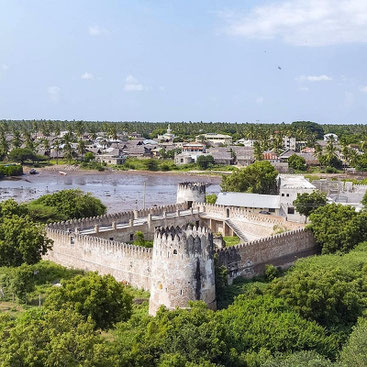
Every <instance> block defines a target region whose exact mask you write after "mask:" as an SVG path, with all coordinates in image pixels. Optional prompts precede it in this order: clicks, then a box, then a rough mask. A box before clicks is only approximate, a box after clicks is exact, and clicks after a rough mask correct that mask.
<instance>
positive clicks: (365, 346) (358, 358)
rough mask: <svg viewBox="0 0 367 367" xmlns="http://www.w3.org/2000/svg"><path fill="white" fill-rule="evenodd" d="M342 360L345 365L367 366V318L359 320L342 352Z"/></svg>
mask: <svg viewBox="0 0 367 367" xmlns="http://www.w3.org/2000/svg"><path fill="white" fill-rule="evenodd" d="M340 360H341V362H342V364H343V366H345V367H347V366H348V367H349V366H358V367H364V366H367V319H361V320H359V322H358V324H357V325H356V326H355V328H354V330H353V332H352V334H351V335H350V338H349V340H348V343H347V344H346V345H345V347H344V348H343V350H342V352H341V355H340Z"/></svg>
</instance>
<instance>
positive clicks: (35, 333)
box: [0, 309, 117, 367]
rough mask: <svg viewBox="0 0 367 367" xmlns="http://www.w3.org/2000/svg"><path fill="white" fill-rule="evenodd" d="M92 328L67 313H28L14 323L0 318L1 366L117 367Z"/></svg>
mask: <svg viewBox="0 0 367 367" xmlns="http://www.w3.org/2000/svg"><path fill="white" fill-rule="evenodd" d="M93 326H94V325H93V323H92V322H91V321H90V320H88V321H85V320H83V317H82V316H81V315H79V314H78V313H76V312H74V311H71V310H68V309H64V310H60V311H58V312H56V311H48V310H42V309H41V310H37V311H36V310H31V311H27V312H26V313H25V314H24V315H22V317H20V318H19V319H17V320H12V319H10V318H9V317H6V316H5V317H3V318H2V319H1V317H0V339H1V343H0V361H1V366H3V367H15V366H27V367H44V366H65V367H66V366H67V367H80V366H83V367H112V366H116V361H117V356H116V355H113V353H112V350H111V348H110V347H109V345H108V343H107V342H106V341H105V340H104V339H103V338H102V336H101V335H100V334H98V333H97V332H96V331H94V330H93Z"/></svg>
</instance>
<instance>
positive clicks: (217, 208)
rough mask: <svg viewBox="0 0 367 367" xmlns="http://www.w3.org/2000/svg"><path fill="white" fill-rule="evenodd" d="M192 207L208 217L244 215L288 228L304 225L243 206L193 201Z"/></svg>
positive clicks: (250, 218) (236, 216) (256, 220)
mask: <svg viewBox="0 0 367 367" xmlns="http://www.w3.org/2000/svg"><path fill="white" fill-rule="evenodd" d="M193 208H194V209H198V208H200V212H201V213H205V215H206V216H208V217H210V216H213V218H215V217H221V218H239V217H244V218H247V219H248V220H252V221H254V222H263V223H273V224H279V225H282V226H284V227H286V228H288V229H294V230H295V229H298V228H302V227H304V225H303V224H300V223H295V222H288V221H286V220H285V218H283V217H280V216H277V215H264V214H257V213H252V212H251V211H249V210H247V209H244V208H234V207H226V206H224V205H217V204H207V203H194V204H193Z"/></svg>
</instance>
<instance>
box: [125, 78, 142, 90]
mask: <svg viewBox="0 0 367 367" xmlns="http://www.w3.org/2000/svg"><path fill="white" fill-rule="evenodd" d="M124 89H125V91H126V92H141V91H144V90H147V87H145V86H144V85H143V84H141V83H140V82H139V81H138V79H136V78H135V77H134V76H133V75H128V76H127V77H126V79H125V85H124Z"/></svg>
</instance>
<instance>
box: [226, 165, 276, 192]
mask: <svg viewBox="0 0 367 367" xmlns="http://www.w3.org/2000/svg"><path fill="white" fill-rule="evenodd" d="M277 176H278V171H277V170H276V169H275V168H274V166H272V165H271V163H270V162H268V161H259V162H255V163H253V164H251V165H249V166H248V167H245V168H242V169H240V170H238V171H234V172H233V173H232V174H231V175H228V176H223V178H222V184H221V187H222V190H223V191H229V192H253V193H258V194H275V193H276V190H277V182H276V178H277Z"/></svg>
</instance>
